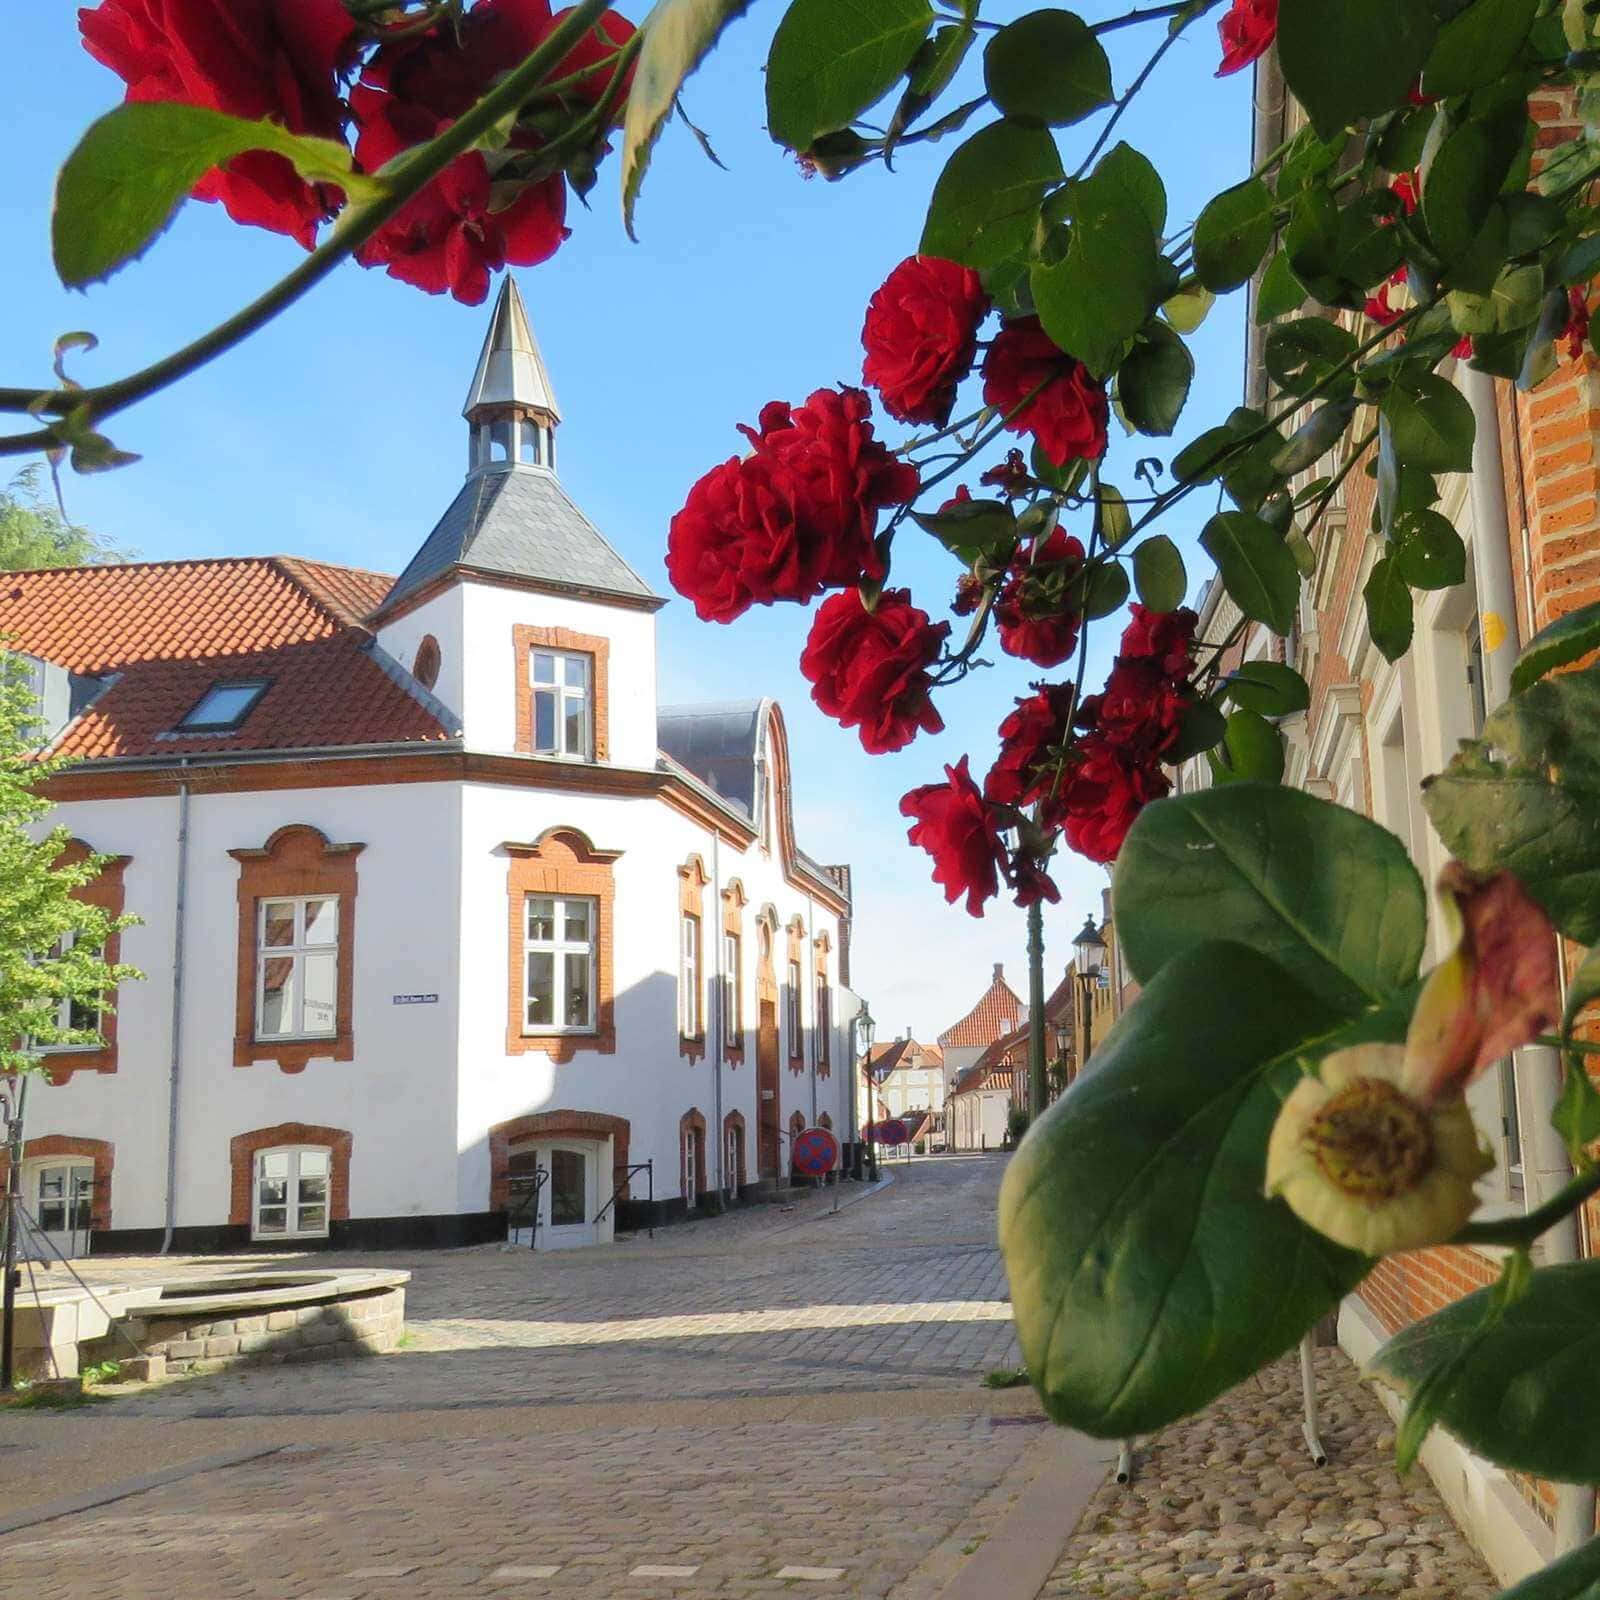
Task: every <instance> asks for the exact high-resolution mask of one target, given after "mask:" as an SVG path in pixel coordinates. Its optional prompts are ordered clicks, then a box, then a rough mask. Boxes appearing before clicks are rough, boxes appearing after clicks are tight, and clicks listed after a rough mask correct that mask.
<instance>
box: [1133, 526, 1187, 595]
mask: <svg viewBox="0 0 1600 1600" xmlns="http://www.w3.org/2000/svg"><path fill="white" fill-rule="evenodd" d="M1133 582H1134V586H1135V587H1136V588H1137V589H1138V591H1139V599H1140V601H1141V602H1142V603H1143V604H1144V605H1147V606H1149V608H1150V609H1151V610H1152V611H1176V610H1177V609H1178V607H1179V606H1181V605H1182V604H1183V600H1184V596H1185V595H1187V594H1188V592H1189V575H1188V573H1187V572H1185V571H1184V568H1183V557H1182V556H1181V555H1179V554H1178V547H1177V545H1175V544H1174V543H1173V542H1172V541H1171V540H1170V539H1169V538H1168V537H1167V536H1166V534H1164V533H1155V534H1152V535H1151V536H1150V537H1149V538H1148V539H1146V540H1144V541H1143V542H1142V543H1141V544H1140V545H1139V546H1138V548H1137V549H1135V551H1134V552H1133Z"/></svg>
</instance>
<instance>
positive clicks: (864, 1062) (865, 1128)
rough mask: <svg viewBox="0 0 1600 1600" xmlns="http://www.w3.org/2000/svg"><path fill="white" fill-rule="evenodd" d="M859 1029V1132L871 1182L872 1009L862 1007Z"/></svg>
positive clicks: (874, 1151)
mask: <svg viewBox="0 0 1600 1600" xmlns="http://www.w3.org/2000/svg"><path fill="white" fill-rule="evenodd" d="M858 1022H859V1026H860V1028H861V1076H862V1078H863V1079H864V1080H865V1082H866V1085H867V1114H866V1117H865V1118H864V1119H863V1121H862V1124H861V1132H862V1135H863V1136H864V1137H865V1139H866V1141H867V1166H868V1169H869V1171H870V1172H871V1174H872V1181H873V1182H874V1183H876V1182H877V1181H878V1146H877V1143H876V1141H875V1140H874V1139H873V1137H872V1035H873V1033H874V1032H875V1031H876V1028H877V1024H876V1023H874V1022H873V1020H872V1008H871V1007H870V1006H862V1008H861V1015H860V1017H859V1019H858Z"/></svg>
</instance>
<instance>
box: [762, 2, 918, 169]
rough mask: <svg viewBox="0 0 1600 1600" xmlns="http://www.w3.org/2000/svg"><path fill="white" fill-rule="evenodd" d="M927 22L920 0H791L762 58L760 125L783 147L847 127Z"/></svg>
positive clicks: (802, 146)
mask: <svg viewBox="0 0 1600 1600" xmlns="http://www.w3.org/2000/svg"><path fill="white" fill-rule="evenodd" d="M932 27H933V8H932V7H931V6H930V5H929V4H928V0H873V3H872V4H871V5H870V6H863V5H859V4H857V3H856V0H792V4H791V5H790V7H789V9H788V10H787V11H786V12H784V14H783V21H782V22H780V23H779V24H778V31H777V32H776V33H775V34H774V35H773V36H772V50H771V52H770V53H769V55H768V56H767V130H768V132H769V133H771V135H772V137H773V138H774V139H776V140H777V141H778V143H779V144H783V145H787V146H788V147H789V148H790V149H791V150H802V151H803V150H809V149H810V148H811V146H812V144H813V143H814V142H815V141H816V139H817V137H818V136H819V135H820V134H824V133H834V132H837V131H838V130H839V129H840V128H848V127H849V126H850V124H851V123H852V122H854V121H855V119H856V118H857V117H858V116H860V114H861V113H862V112H863V111H865V110H866V109H867V107H868V106H870V105H873V104H875V103H876V102H877V101H879V100H881V99H882V98H883V96H884V95H886V94H887V93H888V92H889V90H890V89H891V88H893V87H894V84H895V81H896V80H897V79H898V78H899V77H900V76H901V74H903V73H904V72H905V70H906V68H907V67H909V66H910V65H911V58H912V57H913V56H914V55H916V53H917V50H918V49H919V48H920V46H921V44H922V41H923V40H924V39H926V38H927V36H928V33H929V30H930V29H931V28H932Z"/></svg>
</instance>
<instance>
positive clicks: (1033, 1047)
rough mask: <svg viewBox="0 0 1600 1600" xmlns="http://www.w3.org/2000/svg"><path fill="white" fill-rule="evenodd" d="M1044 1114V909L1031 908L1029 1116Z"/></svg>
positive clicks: (1029, 956)
mask: <svg viewBox="0 0 1600 1600" xmlns="http://www.w3.org/2000/svg"><path fill="white" fill-rule="evenodd" d="M1043 1114H1044V908H1043V907H1042V906H1041V905H1040V904H1039V902H1038V901H1037V900H1035V901H1034V903H1033V904H1032V905H1031V906H1029V907H1028V1116H1029V1117H1030V1118H1031V1119H1037V1118H1038V1117H1040V1116H1042V1115H1043Z"/></svg>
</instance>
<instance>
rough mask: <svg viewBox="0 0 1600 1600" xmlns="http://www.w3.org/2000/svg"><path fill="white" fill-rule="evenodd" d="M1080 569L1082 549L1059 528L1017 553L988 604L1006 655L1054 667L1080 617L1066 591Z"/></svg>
mask: <svg viewBox="0 0 1600 1600" xmlns="http://www.w3.org/2000/svg"><path fill="white" fill-rule="evenodd" d="M1082 570H1083V546H1082V545H1081V544H1079V543H1078V541H1077V540H1076V539H1074V538H1072V537H1071V536H1070V535H1068V534H1065V533H1063V532H1062V531H1061V530H1060V529H1059V528H1057V529H1055V531H1054V532H1052V533H1051V535H1050V537H1049V538H1048V539H1046V540H1045V541H1044V542H1043V543H1042V544H1035V545H1034V546H1033V548H1032V549H1031V550H1030V551H1025V552H1020V553H1019V554H1018V555H1017V557H1016V559H1015V560H1014V561H1013V562H1012V564H1011V567H1010V569H1009V570H1008V571H1007V573H1006V581H1005V582H1004V584H1002V585H1001V588H1000V594H999V596H998V598H997V599H996V600H995V603H994V619H995V625H996V626H997V627H998V629H999V631H1000V644H1001V646H1002V648H1003V649H1004V650H1005V651H1006V653H1007V654H1008V655H1013V656H1021V657H1022V659H1023V660H1024V661H1031V662H1033V663H1034V665H1035V666H1040V667H1056V666H1060V664H1061V663H1062V662H1063V661H1065V660H1066V659H1067V657H1068V656H1070V655H1071V654H1072V652H1073V649H1074V648H1075V647H1076V645H1077V643H1078V627H1079V624H1080V623H1081V621H1082V617H1081V616H1080V614H1079V613H1078V611H1077V609H1076V601H1077V597H1076V596H1075V595H1073V594H1072V593H1071V586H1072V584H1073V582H1074V581H1075V580H1076V579H1077V577H1078V574H1079V573H1080V572H1081V571H1082Z"/></svg>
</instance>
